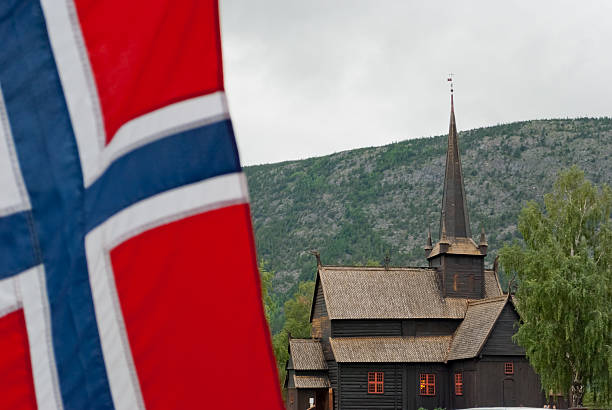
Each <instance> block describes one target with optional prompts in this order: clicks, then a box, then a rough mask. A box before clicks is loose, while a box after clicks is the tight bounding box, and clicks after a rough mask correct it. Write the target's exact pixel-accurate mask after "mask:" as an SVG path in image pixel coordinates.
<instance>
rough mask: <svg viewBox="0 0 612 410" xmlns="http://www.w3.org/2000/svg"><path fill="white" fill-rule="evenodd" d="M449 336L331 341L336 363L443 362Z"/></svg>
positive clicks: (355, 338) (354, 338)
mask: <svg viewBox="0 0 612 410" xmlns="http://www.w3.org/2000/svg"><path fill="white" fill-rule="evenodd" d="M451 339H452V336H426V337H332V338H330V339H329V341H330V343H331V348H332V351H333V353H334V358H335V359H336V361H337V362H339V363H383V362H385V363H400V362H430V363H435V362H445V361H446V356H447V354H448V349H449V346H450V343H451Z"/></svg>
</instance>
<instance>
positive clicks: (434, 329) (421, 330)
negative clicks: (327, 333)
mask: <svg viewBox="0 0 612 410" xmlns="http://www.w3.org/2000/svg"><path fill="white" fill-rule="evenodd" d="M460 323H461V321H460V320H450V319H404V320H391V319H351V320H332V321H331V336H332V337H365V336H444V335H452V334H453V333H454V332H455V330H457V326H459V324H460Z"/></svg>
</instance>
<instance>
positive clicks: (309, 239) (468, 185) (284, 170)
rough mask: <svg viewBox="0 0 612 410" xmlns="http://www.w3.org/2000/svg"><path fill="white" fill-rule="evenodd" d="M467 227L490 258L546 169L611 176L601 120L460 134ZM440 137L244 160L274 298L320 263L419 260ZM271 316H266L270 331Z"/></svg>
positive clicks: (435, 197)
mask: <svg viewBox="0 0 612 410" xmlns="http://www.w3.org/2000/svg"><path fill="white" fill-rule="evenodd" d="M459 143H460V150H461V159H462V163H463V174H464V180H465V191H466V195H467V201H468V207H469V216H470V224H471V228H472V233H473V236H474V238H476V239H477V237H478V234H479V232H480V228H481V226H482V227H484V228H485V230H486V232H487V239H488V242H489V256H488V257H487V263H488V264H491V263H492V260H493V258H494V256H495V253H496V251H497V250H498V249H499V248H500V247H501V245H502V243H503V242H505V241H509V240H511V239H512V238H515V237H517V231H516V221H517V216H518V213H519V211H520V209H521V208H522V206H523V205H524V204H525V202H526V201H527V200H532V199H535V200H541V199H542V195H543V193H545V192H547V191H549V190H550V188H551V186H552V183H553V181H554V179H555V176H556V174H557V172H558V171H559V170H560V169H561V168H566V167H568V166H570V165H573V164H576V165H578V166H579V167H580V168H582V169H583V170H584V171H585V173H586V176H587V178H589V179H591V180H592V181H593V182H595V183H596V184H598V185H600V184H602V183H607V184H610V181H612V119H611V118H600V119H587V118H584V119H574V120H569V119H568V120H539V121H527V122H519V123H513V124H506V125H498V126H494V127H487V128H479V129H475V130H471V131H466V132H461V133H460V134H459ZM445 154H446V135H441V136H437V137H433V138H421V139H413V140H408V141H402V142H398V143H394V144H390V145H385V146H382V147H374V148H363V149H356V150H352V151H345V152H340V153H337V154H333V155H328V156H325V157H319V158H310V159H306V160H301V161H291V162H283V163H278V164H268V165H258V166H251V167H247V168H245V172H246V175H247V177H248V182H249V189H250V194H251V206H252V214H253V219H254V228H255V237H256V241H257V251H258V255H259V257H260V258H262V259H264V260H265V261H266V263H267V268H268V269H269V270H271V271H274V272H275V276H274V279H273V281H272V296H273V298H274V299H275V300H276V302H277V303H278V304H279V306H282V302H284V301H285V300H286V299H287V298H288V297H290V296H291V295H292V294H293V292H294V291H295V289H296V287H297V284H298V283H299V282H300V281H304V280H311V279H313V277H314V274H315V271H316V264H315V260H314V258H313V257H312V256H311V255H309V254H308V252H307V251H308V250H310V249H318V250H319V251H320V252H321V258H322V261H323V263H324V264H330V265H340V264H366V263H370V264H371V263H382V262H383V260H384V257H385V254H387V253H388V254H389V256H390V258H391V265H416V266H426V263H427V261H426V260H425V258H424V252H423V245H424V244H425V240H426V237H427V229H428V226H431V230H432V236H433V238H434V240H436V238H437V237H438V232H439V225H438V224H439V218H440V215H439V213H440V203H441V200H442V184H443V179H444V164H445ZM281 324H282V318H281V317H279V318H277V319H276V320H273V321H272V325H273V326H272V327H273V330H278V329H279V326H280V325H281Z"/></svg>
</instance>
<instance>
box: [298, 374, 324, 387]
mask: <svg viewBox="0 0 612 410" xmlns="http://www.w3.org/2000/svg"><path fill="white" fill-rule="evenodd" d="M293 382H294V383H295V387H296V388H298V389H325V388H328V387H329V386H330V384H329V378H328V377H327V376H326V375H321V376H298V375H296V374H294V375H293Z"/></svg>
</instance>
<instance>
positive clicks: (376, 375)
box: [368, 372, 385, 394]
mask: <svg viewBox="0 0 612 410" xmlns="http://www.w3.org/2000/svg"><path fill="white" fill-rule="evenodd" d="M384 377H385V373H384V372H368V393H373V394H383V393H384V392H385V390H384V387H383V386H384V380H383V379H384Z"/></svg>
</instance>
